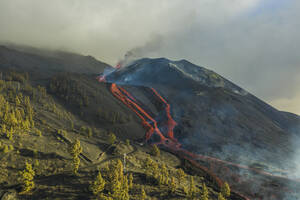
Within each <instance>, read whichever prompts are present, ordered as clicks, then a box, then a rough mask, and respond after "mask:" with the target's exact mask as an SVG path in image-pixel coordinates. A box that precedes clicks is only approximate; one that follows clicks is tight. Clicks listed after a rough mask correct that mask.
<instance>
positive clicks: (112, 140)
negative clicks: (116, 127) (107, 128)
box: [108, 133, 117, 145]
mask: <svg viewBox="0 0 300 200" xmlns="http://www.w3.org/2000/svg"><path fill="white" fill-rule="evenodd" d="M116 139H117V137H116V135H115V134H114V133H110V134H109V136H108V143H109V144H110V145H113V144H114V143H115V141H116Z"/></svg>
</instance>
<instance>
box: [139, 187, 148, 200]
mask: <svg viewBox="0 0 300 200" xmlns="http://www.w3.org/2000/svg"><path fill="white" fill-rule="evenodd" d="M146 198H147V194H146V192H145V189H144V187H142V189H141V194H140V198H139V199H140V200H145V199H146Z"/></svg>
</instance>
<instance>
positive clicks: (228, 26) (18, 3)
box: [0, 0, 300, 114]
mask: <svg viewBox="0 0 300 200" xmlns="http://www.w3.org/2000/svg"><path fill="white" fill-rule="evenodd" d="M282 2H283V1H279V0H264V1H263V0H201V1H200V0H190V1H183V0H152V1H148V0H131V1H125V0H114V1H104V0H89V1H81V0H66V1H61V0H53V1H42V0H26V1H24V0H14V1H11V0H2V1H0V27H1V28H0V41H10V42H15V43H21V44H27V45H33V46H37V47H48V48H52V49H65V50H71V51H75V52H78V53H83V54H90V55H93V56H95V57H97V58H98V59H100V60H102V61H105V62H108V63H111V64H115V63H116V62H117V61H118V60H119V59H121V58H122V57H123V56H124V54H125V53H126V52H127V51H128V50H135V52H139V53H140V56H152V57H169V58H171V59H182V58H184V59H188V60H190V61H192V62H194V63H196V64H198V65H202V66H205V67H208V68H210V69H213V70H215V71H216V72H217V73H220V74H221V75H223V76H225V77H226V78H229V79H230V80H232V81H233V82H235V83H237V84H239V85H241V86H242V87H244V88H246V89H247V90H249V91H250V92H252V93H254V94H255V95H257V96H258V97H260V98H262V99H263V100H266V101H267V102H271V103H273V105H275V106H277V107H278V108H284V109H288V110H289V111H293V112H298V113H299V114H300V111H299V110H297V111H296V110H293V109H294V108H295V106H294V105H296V104H297V102H300V101H299V100H300V97H299V96H300V95H299V93H300V92H299V91H300V88H299V87H300V77H299V75H300V66H299V63H300V59H299V56H298V55H297V54H298V52H299V48H300V45H299V43H300V38H299V37H298V33H299V29H300V28H299V27H300V26H299V20H298V19H299V17H300V16H299V15H300V14H299V12H298V10H299V9H300V3H299V2H297V1H291V0H286V1H284V3H282ZM284 98H287V99H289V101H285V103H286V104H284V103H282V102H283V101H281V103H278V102H279V99H284ZM282 104H284V105H282ZM289 105H290V106H289Z"/></svg>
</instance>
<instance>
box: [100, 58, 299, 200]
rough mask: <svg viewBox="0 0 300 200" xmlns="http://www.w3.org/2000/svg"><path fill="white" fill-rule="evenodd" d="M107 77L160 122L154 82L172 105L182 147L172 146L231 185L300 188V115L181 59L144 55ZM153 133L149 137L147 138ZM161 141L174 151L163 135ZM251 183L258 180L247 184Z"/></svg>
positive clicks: (254, 193) (255, 191)
mask: <svg viewBox="0 0 300 200" xmlns="http://www.w3.org/2000/svg"><path fill="white" fill-rule="evenodd" d="M105 80H106V82H108V83H117V84H118V85H120V86H121V87H122V88H125V89H126V90H127V92H129V94H130V95H132V96H133V97H134V98H135V99H137V102H138V103H140V102H142V103H140V104H141V105H143V106H142V107H143V108H145V110H146V111H149V113H152V115H153V116H155V120H156V121H157V124H158V127H159V129H160V130H164V129H165V128H166V126H167V125H166V124H165V123H164V121H165V119H164V115H165V111H164V108H162V107H161V106H157V104H158V100H155V99H157V98H155V95H154V93H153V92H152V91H151V90H149V89H147V88H154V89H155V90H157V91H158V92H159V93H160V94H161V95H162V97H163V98H165V99H166V100H167V101H168V103H169V104H170V105H171V113H172V116H173V119H174V120H175V122H177V126H176V127H175V128H174V138H175V143H176V144H177V146H180V148H177V149H176V148H175V151H176V152H177V153H180V152H181V153H183V154H184V155H186V156H188V157H191V158H192V159H195V160H198V162H199V163H201V165H202V166H206V167H207V168H209V169H210V170H211V171H212V172H214V173H215V174H217V175H218V176H219V177H221V179H223V180H226V181H228V182H229V183H230V184H231V186H232V188H234V189H235V190H237V191H241V192H242V193H243V194H244V195H246V196H248V197H249V198H251V199H261V198H262V199H274V198H275V199H293V198H294V196H298V195H299V193H298V191H300V187H299V186H300V185H299V182H298V180H296V178H295V176H296V174H297V170H298V169H297V164H296V163H295V162H296V161H295V157H296V154H297V152H298V146H297V145H295V144H297V142H296V141H299V139H300V138H299V137H300V132H299V130H300V128H299V127H300V117H299V116H297V115H294V114H291V113H286V112H281V111H278V110H276V109H275V108H273V107H271V106H270V105H268V104H266V103H265V102H263V101H261V100H260V99H258V98H257V97H255V96H254V95H252V94H250V93H248V92H247V91H245V90H243V89H242V88H240V87H238V86H236V85H235V84H233V83H231V82H230V81H228V80H226V79H225V78H223V77H221V76H220V75H218V74H216V73H215V72H213V71H210V70H207V69H205V68H203V67H199V66H196V65H194V64H192V63H190V62H188V61H186V60H181V61H170V60H168V59H165V58H159V59H147V58H145V59H141V60H137V61H134V62H133V63H131V64H129V65H128V66H123V67H121V68H119V69H116V70H115V71H114V72H112V73H110V74H107V75H106V76H105ZM130 99H132V98H130ZM162 132H163V133H164V136H165V137H167V138H170V139H172V137H170V135H168V132H166V131H165V132H164V131H162ZM157 135H159V134H157ZM157 140H159V139H157V138H156V139H155V138H152V142H156V141H157ZM173 140H174V139H173ZM162 146H165V147H166V148H167V149H172V150H173V151H174V148H173V147H172V146H170V145H168V144H166V143H163V145H162ZM186 150H187V151H189V152H187V153H186V152H185V151H186ZM190 153H192V154H193V155H190ZM253 184H255V185H257V186H256V187H250V188H249V186H250V185H253ZM278 188H280V190H278ZM282 191H289V193H288V194H286V192H282ZM287 195H288V196H287Z"/></svg>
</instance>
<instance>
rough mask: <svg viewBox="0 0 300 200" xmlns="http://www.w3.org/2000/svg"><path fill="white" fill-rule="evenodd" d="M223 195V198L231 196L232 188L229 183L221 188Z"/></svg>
mask: <svg viewBox="0 0 300 200" xmlns="http://www.w3.org/2000/svg"><path fill="white" fill-rule="evenodd" d="M221 193H222V195H223V197H229V196H230V187H229V184H228V183H227V182H225V183H224V184H223V185H222V187H221Z"/></svg>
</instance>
